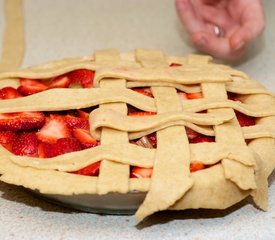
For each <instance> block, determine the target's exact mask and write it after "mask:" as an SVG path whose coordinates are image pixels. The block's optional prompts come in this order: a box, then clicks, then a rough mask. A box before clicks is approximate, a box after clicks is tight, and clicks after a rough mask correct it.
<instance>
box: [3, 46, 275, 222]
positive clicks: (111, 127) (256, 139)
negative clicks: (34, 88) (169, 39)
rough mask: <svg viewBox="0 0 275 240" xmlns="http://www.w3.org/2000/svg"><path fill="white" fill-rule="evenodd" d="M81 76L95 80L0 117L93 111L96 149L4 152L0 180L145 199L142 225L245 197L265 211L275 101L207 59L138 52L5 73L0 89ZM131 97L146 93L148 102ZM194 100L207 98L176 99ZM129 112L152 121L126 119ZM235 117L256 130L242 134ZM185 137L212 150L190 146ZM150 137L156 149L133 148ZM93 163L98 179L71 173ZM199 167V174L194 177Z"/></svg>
mask: <svg viewBox="0 0 275 240" xmlns="http://www.w3.org/2000/svg"><path fill="white" fill-rule="evenodd" d="M78 69H88V70H92V71H94V72H95V76H94V79H93V87H92V88H81V87H79V86H74V87H73V88H49V89H46V90H45V91H41V92H38V93H35V94H32V95H28V96H24V97H19V98H14V99H4V100H0V113H1V114H9V113H13V112H43V111H46V112H49V111H51V112H53V111H65V110H66V111H67V110H74V109H84V108H85V109H87V108H90V109H92V110H91V112H90V114H89V127H90V134H91V136H92V137H94V138H95V139H96V140H97V141H100V145H98V146H95V147H92V148H87V149H85V150H81V151H75V152H70V153H65V154H61V155H58V156H54V157H51V158H41V157H39V156H16V155H15V154H13V153H12V151H11V152H10V151H8V150H6V149H5V148H4V147H2V146H0V174H2V175H1V177H0V179H1V180H2V181H4V182H6V183H10V184H15V185H19V186H24V187H26V188H29V189H33V190H38V191H40V192H41V193H43V194H60V195H68V196H69V195H75V194H91V195H96V194H99V195H103V194H108V193H121V194H129V193H131V192H133V191H141V192H145V193H146V197H145V199H144V201H143V203H142V204H141V205H140V206H139V208H138V209H137V212H136V215H135V216H136V218H137V219H138V220H142V219H144V218H145V217H147V216H149V215H151V214H153V213H155V212H157V211H161V210H166V209H171V210H180V209H188V208H192V209H197V208H210V209H225V208H228V207H230V206H232V205H234V204H235V203H237V202H239V201H241V200H242V199H244V198H246V197H247V196H249V195H251V196H252V197H253V199H254V201H255V203H256V205H257V206H259V207H260V208H261V209H263V210H266V209H267V190H268V188H267V187H268V185H267V178H268V176H269V175H270V174H271V172H272V171H273V169H274V167H275V142H274V137H275V98H274V95H273V93H271V92H270V91H268V90H266V89H265V88H264V87H263V86H262V85H261V84H259V83H258V82H256V81H254V80H251V79H249V77H248V76H247V75H246V74H244V73H242V72H240V71H237V70H235V69H232V68H230V67H228V66H224V65H218V64H214V63H212V62H211V58H210V57H208V56H198V55H190V56H187V57H170V56H166V55H165V54H164V53H163V52H161V51H157V50H144V49H137V50H135V51H133V52H130V53H126V54H119V53H118V52H117V51H115V50H102V51H97V52H96V53H95V54H94V55H93V56H91V57H83V58H74V59H65V60H61V61H56V62H52V63H47V64H45V65H40V66H34V67H30V68H26V69H20V70H16V71H6V72H1V73H0V88H3V87H6V86H8V82H9V81H10V80H11V81H12V86H19V85H20V81H19V79H26V78H27V79H35V80H40V81H41V82H45V83H47V82H48V81H49V79H53V78H55V77H57V76H66V74H68V73H69V72H73V71H75V70H78ZM133 88H141V89H143V88H146V89H147V90H148V88H149V90H150V92H151V93H152V95H153V97H150V96H146V95H143V94H140V93H139V92H137V91H133V90H132V89H133ZM198 92H200V93H201V95H202V96H203V98H196V99H184V98H182V97H181V96H182V95H183V94H187V95H188V94H196V93H198ZM229 92H230V93H229ZM230 94H235V95H237V96H238V98H236V99H230V98H228V96H229V95H230ZM133 107H134V108H135V109H137V111H142V112H155V113H156V114H152V115H151V114H150V115H144V116H138V117H135V116H131V115H127V114H128V112H129V111H130V110H129V109H131V108H133ZM234 110H235V111H234ZM236 111H237V112H241V113H242V114H244V115H246V116H248V117H251V118H253V119H255V121H256V124H253V125H247V126H241V124H240V123H239V122H238V120H237V117H236ZM0 121H1V119H0ZM187 129H192V130H193V131H194V132H195V133H196V134H198V135H199V136H208V137H211V138H213V139H214V140H215V141H214V142H213V141H211V142H208V141H202V140H201V142H200V141H199V142H195V143H194V142H192V141H191V140H192V139H191V140H190V136H189V134H188V132H187ZM155 132H156V138H157V140H156V141H157V147H156V148H146V147H144V146H141V145H140V144H133V142H132V141H137V140H138V139H141V138H143V137H144V136H148V135H150V134H152V133H155ZM99 161H101V164H100V170H99V176H83V175H79V174H75V173H72V172H74V171H78V170H80V169H83V168H85V167H87V166H89V165H91V164H93V163H96V162H99ZM196 163H200V164H201V165H202V166H204V167H203V169H200V170H198V171H191V169H190V166H191V165H192V164H196ZM130 166H131V167H130ZM134 166H135V167H140V168H153V172H152V176H151V177H150V178H132V177H130V172H131V169H132V168H133V167H134ZM183 214H184V213H183Z"/></svg>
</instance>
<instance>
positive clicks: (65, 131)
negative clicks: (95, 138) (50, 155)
mask: <svg viewBox="0 0 275 240" xmlns="http://www.w3.org/2000/svg"><path fill="white" fill-rule="evenodd" d="M36 134H37V137H38V139H39V140H40V141H42V142H49V143H53V142H56V141H57V140H58V139H59V138H67V137H70V135H71V132H70V129H69V128H68V127H67V124H66V122H65V120H64V117H61V116H59V115H54V114H51V115H50V117H49V118H47V119H46V123H45V125H44V126H43V127H42V128H41V129H40V131H39V132H37V133H36Z"/></svg>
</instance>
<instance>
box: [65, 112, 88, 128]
mask: <svg viewBox="0 0 275 240" xmlns="http://www.w3.org/2000/svg"><path fill="white" fill-rule="evenodd" d="M64 120H65V122H66V124H67V126H68V127H69V128H83V129H89V120H88V119H86V118H79V117H74V116H71V115H66V116H65V118H64Z"/></svg>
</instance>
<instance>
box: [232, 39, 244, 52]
mask: <svg viewBox="0 0 275 240" xmlns="http://www.w3.org/2000/svg"><path fill="white" fill-rule="evenodd" d="M244 44H245V43H244V41H241V42H239V43H238V44H237V45H236V46H235V47H234V51H238V50H240V49H242V48H243V47H244Z"/></svg>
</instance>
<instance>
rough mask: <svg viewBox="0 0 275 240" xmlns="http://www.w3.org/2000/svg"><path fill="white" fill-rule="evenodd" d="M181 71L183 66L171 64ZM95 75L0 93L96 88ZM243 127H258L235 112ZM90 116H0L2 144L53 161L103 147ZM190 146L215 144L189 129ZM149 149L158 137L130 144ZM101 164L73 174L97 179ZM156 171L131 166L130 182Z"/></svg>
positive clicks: (27, 83)
mask: <svg viewBox="0 0 275 240" xmlns="http://www.w3.org/2000/svg"><path fill="white" fill-rule="evenodd" d="M170 66H171V67H179V66H181V65H180V64H171V65H170ZM93 78H94V72H93V71H90V70H85V69H79V70H75V71H72V72H70V73H68V74H64V75H61V76H57V77H55V78H52V79H48V80H47V81H45V82H41V81H39V80H33V79H21V80H20V86H19V87H18V88H17V89H15V88H13V87H4V88H2V89H0V98H1V99H12V98H18V97H23V96H26V95H30V94H35V93H38V92H41V91H45V90H47V89H51V88H67V87H70V86H71V85H72V84H80V85H82V87H84V88H89V87H93ZM132 90H133V91H135V92H137V93H140V94H143V95H145V96H147V97H153V95H152V92H151V90H150V88H133V89H132ZM178 95H179V97H180V98H181V99H183V100H189V99H190V100H192V99H199V98H202V97H203V95H202V93H201V92H197V93H185V92H182V91H178ZM229 99H231V100H235V101H239V98H238V95H237V94H230V95H229ZM235 113H236V117H237V120H238V122H239V124H240V126H241V127H244V126H251V125H255V118H253V117H250V116H247V115H245V114H243V113H240V112H238V111H235ZM155 114H156V113H155V112H143V111H140V110H137V109H135V108H129V113H128V115H129V116H130V117H144V116H152V115H155ZM88 118H89V113H88V112H86V111H85V110H75V111H71V110H70V111H68V112H55V113H43V112H20V113H1V114H0V144H2V145H3V146H4V147H5V148H6V149H8V150H9V151H10V152H12V153H14V154H15V155H20V156H30V157H40V158H51V157H56V156H58V155H61V154H66V153H70V152H74V151H81V150H83V149H87V148H92V147H96V146H98V145H99V144H100V143H99V142H98V141H97V140H96V139H94V138H93V137H92V136H91V134H90V131H89V121H88ZM185 130H186V134H187V137H188V140H189V143H190V144H196V143H201V142H214V141H215V138H214V137H211V136H205V135H202V134H200V133H198V132H196V131H194V130H192V129H190V128H187V127H186V128H185ZM131 143H133V144H137V145H139V146H142V147H146V148H157V135H156V133H155V132H154V133H151V134H148V135H147V136H143V137H142V138H140V139H136V140H134V141H131ZM207 167H209V166H206V165H204V164H203V163H199V162H195V163H191V164H190V171H191V172H195V171H199V170H202V169H205V168H207ZM99 171H100V161H99V162H96V163H93V164H90V165H89V166H87V167H85V168H82V169H80V170H78V171H74V172H71V173H73V174H79V175H85V176H98V175H99ZM152 173H153V168H142V167H138V166H130V177H131V178H150V177H151V176H152Z"/></svg>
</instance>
